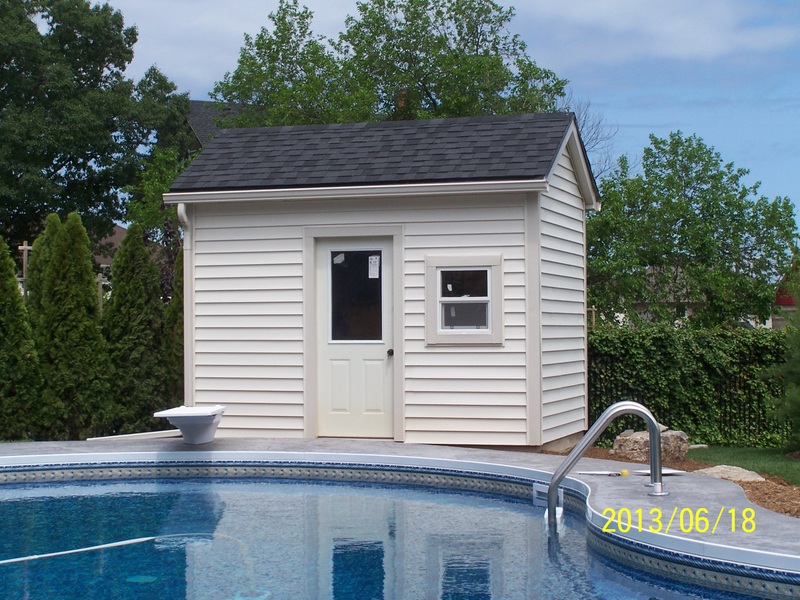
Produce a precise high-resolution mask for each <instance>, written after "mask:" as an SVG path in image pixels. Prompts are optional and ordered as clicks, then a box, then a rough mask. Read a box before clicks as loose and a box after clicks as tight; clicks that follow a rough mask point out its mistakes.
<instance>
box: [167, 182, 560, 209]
mask: <svg viewBox="0 0 800 600" xmlns="http://www.w3.org/2000/svg"><path fill="white" fill-rule="evenodd" d="M548 189H549V185H548V183H547V181H545V180H544V179H526V180H516V181H477V182H460V183H408V184H399V185H358V186H346V187H320V188H284V189H275V190H225V191H216V192H213V191H212V192H203V191H199V192H171V193H168V194H164V202H165V203H167V204H179V203H186V204H206V203H212V202H288V201H294V200H343V199H353V198H375V197H379V198H397V197H409V196H440V195H454V194H491V193H499V192H546V191H547V190H548Z"/></svg>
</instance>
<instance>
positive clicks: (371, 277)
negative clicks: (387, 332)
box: [330, 250, 383, 341]
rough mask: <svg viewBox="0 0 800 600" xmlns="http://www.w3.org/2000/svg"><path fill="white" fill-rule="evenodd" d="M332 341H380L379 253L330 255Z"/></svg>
mask: <svg viewBox="0 0 800 600" xmlns="http://www.w3.org/2000/svg"><path fill="white" fill-rule="evenodd" d="M330 268H331V339H332V340H333V341H361V340H364V341H372V340H380V339H383V315H382V295H381V272H382V265H381V251H380V250H337V251H334V252H331V263H330Z"/></svg>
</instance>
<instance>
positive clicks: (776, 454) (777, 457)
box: [688, 446, 800, 485]
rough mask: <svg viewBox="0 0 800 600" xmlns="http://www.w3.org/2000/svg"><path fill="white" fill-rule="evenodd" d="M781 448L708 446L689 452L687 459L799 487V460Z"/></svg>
mask: <svg viewBox="0 0 800 600" xmlns="http://www.w3.org/2000/svg"><path fill="white" fill-rule="evenodd" d="M786 454H787V452H786V450H783V449H781V448H729V447H725V446H710V447H709V448H697V449H694V450H689V456H688V458H691V459H692V460H699V461H701V462H706V463H711V464H714V465H731V466H735V467H742V468H743V469H748V470H749V471H757V472H759V473H768V474H769V475H775V476H777V477H780V478H781V479H785V480H786V481H788V482H789V483H791V484H793V485H800V459H798V458H789V457H788V456H786Z"/></svg>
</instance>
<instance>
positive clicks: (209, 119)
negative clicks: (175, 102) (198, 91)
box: [186, 100, 236, 146]
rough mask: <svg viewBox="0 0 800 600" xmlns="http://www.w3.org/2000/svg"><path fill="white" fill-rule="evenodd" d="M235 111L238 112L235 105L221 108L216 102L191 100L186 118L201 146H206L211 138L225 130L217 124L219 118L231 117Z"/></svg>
mask: <svg viewBox="0 0 800 600" xmlns="http://www.w3.org/2000/svg"><path fill="white" fill-rule="evenodd" d="M234 112H236V108H235V107H233V106H227V107H225V108H224V109H222V110H220V108H219V105H218V104H217V103H216V102H208V101H203V100H189V114H188V115H187V116H186V120H187V121H188V122H189V127H191V128H192V131H193V132H194V135H195V136H196V137H197V141H198V142H199V143H200V146H205V145H206V144H207V143H208V142H209V140H211V139H212V138H213V137H215V136H216V135H217V134H218V133H219V132H220V131H223V129H222V128H221V127H220V126H219V125H217V120H218V119H222V118H225V117H229V116H230V115H231V114H232V113H234Z"/></svg>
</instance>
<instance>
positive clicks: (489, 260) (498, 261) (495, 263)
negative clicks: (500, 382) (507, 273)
mask: <svg viewBox="0 0 800 600" xmlns="http://www.w3.org/2000/svg"><path fill="white" fill-rule="evenodd" d="M502 264H503V257H502V256H500V255H488V256H427V257H426V258H425V343H426V345H428V346H502V345H503V343H504V338H503V330H504V328H503V296H502V295H503V283H502V280H503V273H502ZM478 270H485V271H486V272H487V278H488V282H487V284H488V290H487V293H488V297H487V298H486V300H487V301H488V309H487V317H488V328H486V329H477V328H476V329H467V328H464V329H455V328H454V329H449V328H446V329H445V328H442V326H441V325H442V324H441V315H442V304H443V303H448V302H453V301H454V300H455V301H456V302H458V300H457V299H454V298H452V297H447V296H442V289H441V276H440V274H441V272H442V271H478ZM480 300H481V301H483V300H484V297H480Z"/></svg>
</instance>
